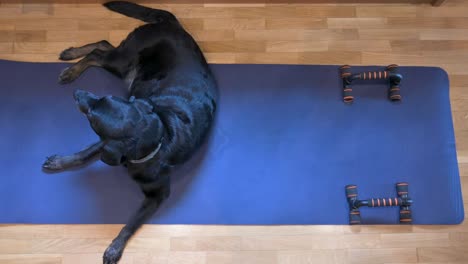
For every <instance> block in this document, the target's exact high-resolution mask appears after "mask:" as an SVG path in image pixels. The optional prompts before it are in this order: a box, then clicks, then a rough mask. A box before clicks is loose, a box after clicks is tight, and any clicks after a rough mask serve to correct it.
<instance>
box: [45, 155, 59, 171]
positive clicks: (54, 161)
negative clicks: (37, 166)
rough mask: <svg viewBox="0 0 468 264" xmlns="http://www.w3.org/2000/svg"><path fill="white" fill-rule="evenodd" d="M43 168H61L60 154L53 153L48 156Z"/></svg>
mask: <svg viewBox="0 0 468 264" xmlns="http://www.w3.org/2000/svg"><path fill="white" fill-rule="evenodd" d="M42 168H44V169H47V170H61V169H62V164H61V162H60V156H58V155H53V156H50V157H47V158H46V161H45V162H44V164H42Z"/></svg>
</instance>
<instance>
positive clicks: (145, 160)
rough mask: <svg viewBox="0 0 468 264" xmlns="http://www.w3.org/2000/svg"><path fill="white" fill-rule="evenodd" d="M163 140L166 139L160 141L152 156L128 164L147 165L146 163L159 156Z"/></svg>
mask: <svg viewBox="0 0 468 264" xmlns="http://www.w3.org/2000/svg"><path fill="white" fill-rule="evenodd" d="M163 139H164V138H161V140H160V141H159V144H158V146H157V147H156V148H155V149H154V150H153V151H151V153H150V154H148V155H146V156H145V157H143V158H141V159H137V160H129V161H128V162H130V163H133V164H141V163H145V162H147V161H149V160H151V159H152V158H154V157H155V156H156V154H158V152H159V150H161V146H162V142H163Z"/></svg>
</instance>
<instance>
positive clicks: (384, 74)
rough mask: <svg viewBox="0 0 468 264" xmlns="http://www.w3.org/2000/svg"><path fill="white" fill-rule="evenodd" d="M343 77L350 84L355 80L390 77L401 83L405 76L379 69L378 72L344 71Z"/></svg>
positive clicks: (393, 80)
mask: <svg viewBox="0 0 468 264" xmlns="http://www.w3.org/2000/svg"><path fill="white" fill-rule="evenodd" d="M341 77H342V78H343V79H345V80H346V82H347V83H348V84H350V83H351V82H352V81H354V80H387V79H390V80H391V81H392V82H394V83H399V82H400V81H401V79H402V78H403V77H402V76H401V74H399V73H394V72H390V71H377V72H361V73H356V74H350V73H343V74H342V75H341Z"/></svg>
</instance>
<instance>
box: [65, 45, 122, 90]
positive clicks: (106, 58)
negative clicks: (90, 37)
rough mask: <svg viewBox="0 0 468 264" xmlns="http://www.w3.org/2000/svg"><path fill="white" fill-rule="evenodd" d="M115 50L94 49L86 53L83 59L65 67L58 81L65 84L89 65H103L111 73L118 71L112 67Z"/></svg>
mask: <svg viewBox="0 0 468 264" xmlns="http://www.w3.org/2000/svg"><path fill="white" fill-rule="evenodd" d="M114 52H115V50H110V51H103V50H100V49H94V50H93V51H91V53H89V54H88V55H86V56H85V57H84V58H83V59H81V60H80V61H78V62H77V63H75V64H73V65H72V66H70V67H68V68H65V69H64V70H63V71H62V72H61V73H60V76H59V83H60V84H66V83H71V82H72V81H74V80H75V79H76V78H78V77H79V76H80V75H81V74H82V73H83V72H84V71H85V70H86V69H88V68H89V67H91V66H96V67H103V68H105V69H106V70H109V71H110V72H113V73H118V72H119V70H118V69H117V68H116V67H114V66H113V65H117V64H115V59H112V58H115V57H116V56H115V54H112V53H114Z"/></svg>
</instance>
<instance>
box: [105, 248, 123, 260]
mask: <svg viewBox="0 0 468 264" xmlns="http://www.w3.org/2000/svg"><path fill="white" fill-rule="evenodd" d="M121 257H122V250H121V249H118V248H114V247H113V246H112V245H111V246H109V247H108V248H107V249H106V251H105V252H104V256H103V263H104V264H117V263H118V262H119V260H120V258H121Z"/></svg>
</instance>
